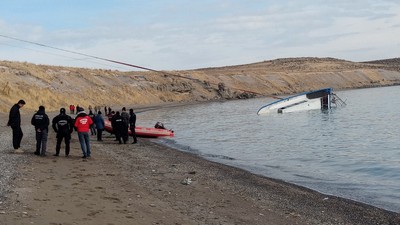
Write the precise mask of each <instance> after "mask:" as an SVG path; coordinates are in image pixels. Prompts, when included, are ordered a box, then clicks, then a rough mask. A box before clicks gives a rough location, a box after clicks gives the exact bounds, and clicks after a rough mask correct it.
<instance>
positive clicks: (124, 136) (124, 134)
mask: <svg viewBox="0 0 400 225" xmlns="http://www.w3.org/2000/svg"><path fill="white" fill-rule="evenodd" d="M121 136H122V140H123V141H124V144H126V142H127V141H128V137H129V136H128V125H125V126H124V128H123V129H122V130H121Z"/></svg>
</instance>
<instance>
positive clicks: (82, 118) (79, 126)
mask: <svg viewBox="0 0 400 225" xmlns="http://www.w3.org/2000/svg"><path fill="white" fill-rule="evenodd" d="M80 110H82V111H79V112H78V115H77V116H76V118H75V122H74V126H75V128H76V130H77V131H78V138H79V143H80V144H81V149H82V154H83V156H82V158H84V159H86V158H89V157H90V156H91V149H90V137H89V130H90V126H92V124H93V121H92V119H91V118H90V117H89V116H88V115H87V114H86V112H85V111H83V108H80Z"/></svg>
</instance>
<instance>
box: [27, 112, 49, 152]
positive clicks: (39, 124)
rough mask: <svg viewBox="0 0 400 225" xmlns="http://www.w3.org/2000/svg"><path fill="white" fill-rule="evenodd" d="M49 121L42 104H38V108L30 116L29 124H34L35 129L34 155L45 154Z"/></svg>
mask: <svg viewBox="0 0 400 225" xmlns="http://www.w3.org/2000/svg"><path fill="white" fill-rule="evenodd" d="M49 123H50V121H49V117H48V116H47V114H46V112H45V108H44V106H42V105H41V106H39V110H38V111H37V112H36V113H35V114H34V115H33V116H32V120H31V124H32V125H33V126H35V131H36V151H35V155H40V156H46V148H47V136H48V133H49Z"/></svg>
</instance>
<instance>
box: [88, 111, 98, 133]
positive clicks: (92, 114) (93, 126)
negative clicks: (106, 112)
mask: <svg viewBox="0 0 400 225" xmlns="http://www.w3.org/2000/svg"><path fill="white" fill-rule="evenodd" d="M89 117H90V119H92V121H94V117H95V115H94V113H93V111H92V110H91V109H90V110H89ZM90 135H96V125H95V123H93V124H92V126H90Z"/></svg>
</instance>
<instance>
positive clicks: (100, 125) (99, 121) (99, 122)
mask: <svg viewBox="0 0 400 225" xmlns="http://www.w3.org/2000/svg"><path fill="white" fill-rule="evenodd" d="M93 122H94V124H95V126H96V129H97V140H98V141H103V140H102V135H103V130H104V127H105V125H104V118H103V116H102V115H101V111H100V110H99V111H98V112H97V115H96V116H95V117H94V121H93Z"/></svg>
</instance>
